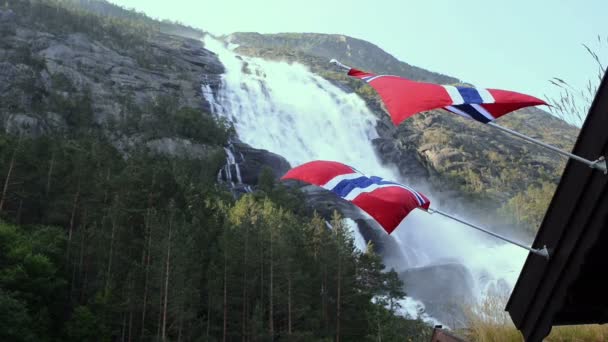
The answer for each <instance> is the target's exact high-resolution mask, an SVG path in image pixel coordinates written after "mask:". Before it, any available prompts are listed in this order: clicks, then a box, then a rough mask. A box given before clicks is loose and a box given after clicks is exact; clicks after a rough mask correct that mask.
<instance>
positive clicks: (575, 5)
mask: <svg viewBox="0 0 608 342" xmlns="http://www.w3.org/2000/svg"><path fill="white" fill-rule="evenodd" d="M111 1H112V2H114V3H116V4H119V5H122V6H124V7H126V8H135V9H137V10H139V11H143V12H145V13H147V14H148V15H150V16H152V17H155V18H161V19H172V20H179V21H181V22H183V23H186V24H188V25H191V26H194V27H199V28H202V29H204V30H206V31H209V32H212V33H216V34H217V33H231V32H237V31H256V32H261V33H275V32H319V33H339V34H345V35H349V36H353V37H356V38H361V39H365V40H367V41H370V42H372V43H374V44H376V45H378V46H380V47H381V48H382V49H384V50H385V51H387V52H389V53H391V54H393V55H394V56H395V57H397V58H398V59H400V60H402V61H405V62H408V63H410V64H413V65H416V66H420V67H423V68H426V69H429V70H433V71H437V72H441V73H444V74H448V75H451V76H455V77H458V78H460V79H462V80H464V81H466V82H470V83H473V84H475V85H476V86H478V87H487V88H500V89H508V90H514V91H520V92H525V93H528V94H530V95H534V96H537V97H541V98H544V95H545V94H550V95H554V94H556V88H555V87H554V86H552V85H551V84H550V83H549V82H548V80H549V79H551V78H552V77H554V76H557V77H561V78H563V79H565V80H567V81H570V82H571V83H572V84H573V85H575V86H580V87H582V86H584V85H585V83H586V81H587V80H588V79H589V78H591V77H596V74H597V71H596V70H597V68H596V64H595V62H594V61H593V60H592V59H591V57H590V56H589V55H588V54H587V52H586V51H585V50H584V48H583V46H582V45H581V44H583V43H585V44H588V45H590V46H591V47H592V48H598V47H599V46H600V45H599V44H598V43H597V35H598V34H600V35H601V36H602V38H603V39H608V19H607V17H606V15H607V13H608V0H503V1H491V0H486V1H484V0H460V1H450V0H419V1H411V0H384V1H382V0H376V1H369V0H367V1H359V0H350V1H349V0H334V1H330V0H304V1H288V0H259V1H256V0H240V1H238V0H210V1H208V0H203V1H201V0H198V1H197V0H171V1H156V0H154V1H152V0H145V1H144V0H111ZM602 47H603V48H602V49H601V50H600V53H601V56H602V59H603V60H604V61H605V62H608V41H605V42H604V44H603V45H602ZM605 64H606V63H605ZM361 67H362V68H364V67H365V66H361Z"/></svg>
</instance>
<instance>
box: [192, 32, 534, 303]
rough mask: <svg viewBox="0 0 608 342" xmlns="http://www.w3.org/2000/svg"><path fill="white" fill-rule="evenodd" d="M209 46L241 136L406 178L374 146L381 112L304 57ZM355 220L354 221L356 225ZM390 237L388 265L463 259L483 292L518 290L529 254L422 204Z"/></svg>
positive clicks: (292, 154)
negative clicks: (301, 60) (296, 59)
mask: <svg viewBox="0 0 608 342" xmlns="http://www.w3.org/2000/svg"><path fill="white" fill-rule="evenodd" d="M205 46H206V48H207V49H209V50H211V51H213V52H215V53H217V54H218V57H219V59H220V61H221V62H222V63H223V64H224V66H225V68H226V72H225V74H223V76H222V77H223V79H222V85H221V88H220V90H219V91H218V93H217V94H215V95H214V94H213V93H212V92H210V91H209V92H203V93H204V95H205V97H206V99H207V101H209V102H210V103H211V108H212V110H213V111H214V113H215V114H217V115H220V116H223V117H225V118H227V119H228V120H230V121H231V122H232V123H233V124H234V127H235V129H236V132H237V134H238V137H239V139H240V140H242V141H243V142H245V143H247V144H249V145H251V146H253V147H255V148H261V149H266V150H269V151H271V152H274V153H277V154H279V155H282V156H283V157H285V158H286V159H287V160H288V161H289V162H290V163H291V165H292V166H297V165H300V164H302V163H305V162H308V161H311V160H315V159H322V160H334V161H339V162H342V163H345V164H348V165H352V166H353V167H355V168H357V169H358V170H360V171H361V172H363V173H366V174H368V175H377V176H381V177H383V178H386V179H392V180H396V181H402V182H404V180H403V179H401V176H400V174H399V173H398V172H397V171H396V170H393V169H391V168H389V167H386V166H384V165H382V163H381V162H380V160H379V159H378V158H377V156H376V153H375V150H374V147H373V145H372V140H373V139H374V138H376V137H378V135H377V132H376V129H375V125H376V122H377V118H376V116H375V115H374V114H373V113H372V112H371V111H370V110H369V109H368V108H367V106H366V104H365V102H364V101H363V100H362V99H361V98H359V97H358V96H357V95H356V94H354V93H351V94H348V93H346V92H344V91H343V90H342V89H340V88H338V87H336V86H335V85H333V84H332V83H330V82H329V81H327V80H325V79H323V78H321V77H320V76H317V75H315V74H313V73H311V72H310V71H309V70H308V69H307V68H306V67H305V66H303V65H301V64H297V63H293V64H288V63H285V62H275V61H267V60H263V59H260V58H253V57H245V56H237V54H235V53H234V52H233V50H232V49H230V48H228V47H226V46H225V45H224V44H223V43H220V42H218V41H216V40H213V39H210V38H206V39H205ZM230 158H233V157H229V159H230ZM406 183H407V182H406ZM427 196H428V197H429V198H430V200H431V203H432V206H433V203H438V202H439V201H435V199H436V198H434V196H433V194H432V193H428V194H427ZM438 209H440V208H438ZM353 225H355V223H354V222H352V223H349V226H350V227H356V225H355V226H353ZM353 230H354V231H355V241H356V242H357V245H358V247H360V248H364V243H365V241H364V240H363V238H362V236H361V235H360V234H359V233H358V232H356V230H357V229H356V228H353ZM390 238H392V239H394V241H395V242H396V244H397V245H398V246H400V250H397V251H393V252H392V253H389V254H390V255H389V254H387V255H383V257H384V260H385V263H386V264H387V266H390V267H393V268H395V269H396V270H397V271H401V270H406V269H411V268H415V267H422V266H428V265H434V264H437V263H441V262H445V261H450V262H456V263H458V264H460V265H464V267H465V268H466V269H467V270H468V271H469V272H470V273H471V275H472V277H473V279H474V288H473V289H472V290H473V292H474V294H475V297H476V299H481V298H483V297H484V296H485V293H486V292H487V291H488V289H489V288H490V287H492V286H495V285H497V284H498V285H501V286H507V287H508V288H509V289H511V288H512V287H513V286H514V284H515V281H516V280H517V276H518V274H519V272H520V270H521V267H522V266H523V262H524V260H525V258H526V255H527V253H526V252H525V251H523V250H521V249H519V248H518V247H515V246H512V245H505V244H501V243H498V242H497V241H495V240H491V239H488V238H487V237H486V236H484V235H482V234H481V233H479V232H477V231H474V230H470V229H468V228H466V227H464V226H462V225H460V224H457V223H454V222H452V221H449V220H447V219H445V218H443V217H436V216H431V215H429V214H428V213H425V212H422V211H419V210H414V211H413V212H412V213H411V214H410V215H409V216H408V217H407V218H406V219H405V220H404V221H403V222H402V223H401V225H400V226H399V227H398V228H397V229H396V230H395V232H393V234H392V235H391V237H390ZM362 241H363V242H362ZM505 284H506V285H505ZM428 286H429V287H433V286H434V284H432V283H431V284H428ZM444 286H445V284H444ZM406 291H407V284H406ZM412 303H415V301H412V299H411V298H408V302H407V303H406V305H404V310H405V311H408V312H410V313H411V311H416V310H419V309H420V306H421V305H420V304H419V303H416V304H412Z"/></svg>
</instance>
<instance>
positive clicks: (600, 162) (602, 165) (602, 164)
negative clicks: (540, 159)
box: [487, 122, 608, 174]
mask: <svg viewBox="0 0 608 342" xmlns="http://www.w3.org/2000/svg"><path fill="white" fill-rule="evenodd" d="M487 124H488V125H490V126H492V127H494V128H496V129H499V130H501V131H503V132H505V133H508V134H511V135H514V136H516V137H519V138H522V139H524V140H527V141H529V142H531V143H534V144H537V145H539V146H542V147H545V148H548V149H550V150H552V151H554V152H557V153H560V154H562V155H564V156H567V157H570V158H572V159H575V160H578V161H580V162H582V163H585V164H587V165H589V167H590V168H593V169H598V170H600V171H602V172H604V174H608V168H607V167H606V160H605V159H604V157H603V156H602V157H600V158H598V159H597V160H595V161H591V160H588V159H585V158H582V157H579V156H577V155H576V154H572V153H569V152H566V151H564V150H560V149H559V148H557V147H554V146H551V145H549V144H545V143H544V142H542V141H539V140H536V139H534V138H530V137H529V136H527V135H523V134H521V133H519V132H516V131H513V130H510V129H508V128H506V127H503V126H500V125H497V124H495V123H493V122H488V123H487Z"/></svg>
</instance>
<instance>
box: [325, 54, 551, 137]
mask: <svg viewBox="0 0 608 342" xmlns="http://www.w3.org/2000/svg"><path fill="white" fill-rule="evenodd" d="M337 64H338V65H340V66H342V67H346V66H344V65H343V64H340V63H339V62H337ZM346 68H348V69H349V71H348V75H349V76H352V77H356V78H359V79H361V80H363V81H365V82H367V83H368V84H369V85H370V86H372V87H373V88H374V89H375V90H376V92H377V93H378V94H379V95H380V97H381V98H382V101H383V102H384V104H385V106H386V108H387V110H388V112H389V114H390V116H391V120H392V121H393V124H395V126H397V125H399V124H400V123H401V122H403V121H404V120H406V119H407V118H409V117H410V116H412V115H414V114H417V113H420V112H424V111H429V110H433V109H439V108H443V109H445V110H448V111H450V112H452V113H455V114H458V115H461V116H464V117H466V118H468V119H473V120H477V121H479V122H483V123H488V122H490V121H493V120H495V119H497V118H499V117H501V116H503V115H505V114H507V113H510V112H512V111H515V110H517V109H520V108H524V107H530V106H538V105H546V104H547V103H546V102H545V101H543V100H540V99H538V98H536V97H533V96H530V95H526V94H521V93H517V92H514V91H507V90H499V89H483V88H471V87H460V86H449V85H439V84H434V83H426V82H417V81H412V80H408V79H405V78H402V77H399V76H392V75H375V74H371V73H368V72H364V71H361V70H357V69H354V68H349V67H346Z"/></svg>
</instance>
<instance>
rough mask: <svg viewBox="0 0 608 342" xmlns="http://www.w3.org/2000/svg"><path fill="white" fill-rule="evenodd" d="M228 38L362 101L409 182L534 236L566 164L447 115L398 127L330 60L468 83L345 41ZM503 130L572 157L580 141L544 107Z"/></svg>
mask: <svg viewBox="0 0 608 342" xmlns="http://www.w3.org/2000/svg"><path fill="white" fill-rule="evenodd" d="M225 38H226V39H227V40H228V41H230V42H232V43H235V44H238V46H239V47H238V48H237V50H238V52H239V53H242V54H244V55H250V56H258V57H262V58H265V59H273V60H285V61H288V62H299V63H302V64H305V65H307V66H308V67H310V69H311V70H312V71H313V72H316V73H318V74H319V75H321V76H323V77H325V78H327V79H328V80H330V81H332V82H334V83H336V84H337V85H339V86H340V87H342V88H343V89H346V90H348V91H354V92H356V93H357V94H359V95H360V96H361V97H362V98H364V99H365V100H366V102H367V104H368V107H369V108H370V109H371V110H372V111H373V112H374V113H375V114H376V115H377V116H378V118H380V119H381V122H380V123H379V125H378V132H379V133H380V135H381V138H380V139H377V141H376V142H375V143H376V146H377V151H378V153H379V155H380V156H381V158H382V159H383V160H384V161H385V162H386V163H388V164H394V165H396V166H397V167H398V169H399V170H400V171H401V172H402V174H403V176H404V177H405V178H406V179H410V180H412V181H414V182H416V181H418V180H422V181H423V182H430V183H431V184H432V185H433V186H434V191H437V192H440V193H442V194H443V196H442V197H444V198H452V199H459V200H464V201H465V202H467V203H468V205H467V207H476V210H475V211H474V212H473V213H471V216H473V215H474V216H475V217H477V218H479V219H480V221H482V222H484V221H487V222H489V223H492V224H493V225H495V226H496V225H500V224H499V223H498V222H497V220H496V214H497V213H499V214H501V216H502V223H503V224H505V225H507V226H509V225H514V226H516V227H524V228H525V229H527V230H528V231H529V232H534V231H535V230H536V229H537V227H538V224H539V223H540V220H541V219H542V215H543V214H544V210H545V208H546V205H547V204H548V201H549V200H550V197H551V196H552V192H553V190H554V188H555V185H556V184H557V182H558V181H559V177H560V175H561V172H562V169H563V167H564V165H565V161H566V160H565V159H564V158H562V157H559V156H556V155H555V154H553V153H552V152H550V151H547V150H545V149H542V148H539V147H537V146H534V145H531V144H529V143H526V142H523V141H522V140H519V139H517V138H514V137H511V136H508V135H505V134H503V133H501V132H497V131H496V130H495V129H493V128H491V127H487V126H484V125H482V124H479V123H477V122H473V121H472V120H466V119H463V118H461V117H459V116H457V115H454V114H451V113H448V112H445V111H433V112H429V113H423V114H419V115H416V116H414V117H412V118H410V119H408V120H407V121H406V122H404V123H402V124H401V125H400V126H399V127H397V128H395V127H393V125H392V124H391V123H390V121H389V120H388V115H387V114H386V112H385V111H384V110H383V106H382V104H381V102H380V100H379V98H378V96H377V95H376V93H375V91H374V90H373V89H372V88H371V87H369V86H367V85H366V84H365V83H363V82H360V81H358V80H355V79H352V78H349V77H347V76H346V75H344V74H343V73H341V72H339V71H337V70H336V69H334V68H332V66H331V65H330V64H329V63H328V61H329V59H331V58H337V59H339V60H340V61H342V62H343V63H345V64H348V65H351V66H353V67H356V68H360V69H363V70H366V71H370V72H374V73H380V74H394V75H399V76H403V77H406V78H411V79H414V80H419V81H426V82H433V83H443V84H453V83H463V81H460V80H457V79H455V78H452V77H449V76H445V75H441V74H437V73H434V72H430V71H427V70H424V69H420V68H416V67H413V66H410V65H408V64H407V63H404V62H401V61H399V60H397V59H396V58H394V57H393V56H391V55H390V54H388V53H386V52H385V51H383V50H382V49H380V48H379V47H377V46H375V45H373V44H371V43H368V42H365V41H361V40H358V39H355V38H350V37H346V36H343V35H325V34H308V33H302V34H291V33H285V34H271V35H262V34H258V33H234V34H231V35H229V36H227V37H225ZM497 123H498V124H500V125H503V126H505V127H508V128H511V129H515V130H517V131H519V132H521V133H524V134H527V135H529V136H531V137H534V138H537V139H540V140H542V141H545V142H547V143H550V144H553V145H555V146H558V147H560V148H563V149H566V150H570V149H571V148H572V146H573V144H574V141H575V139H576V137H577V134H578V129H577V128H576V127H574V126H571V125H569V124H567V123H565V122H563V121H561V120H559V119H557V118H555V117H553V116H551V115H550V114H548V113H547V112H545V111H543V110H541V109H539V108H528V109H523V110H520V111H517V112H515V113H511V114H509V115H507V116H505V117H502V118H500V119H499V120H497ZM445 204H449V203H445ZM450 205H452V204H450ZM499 221H500V220H499ZM505 229H507V228H505Z"/></svg>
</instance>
